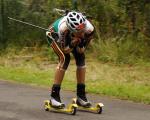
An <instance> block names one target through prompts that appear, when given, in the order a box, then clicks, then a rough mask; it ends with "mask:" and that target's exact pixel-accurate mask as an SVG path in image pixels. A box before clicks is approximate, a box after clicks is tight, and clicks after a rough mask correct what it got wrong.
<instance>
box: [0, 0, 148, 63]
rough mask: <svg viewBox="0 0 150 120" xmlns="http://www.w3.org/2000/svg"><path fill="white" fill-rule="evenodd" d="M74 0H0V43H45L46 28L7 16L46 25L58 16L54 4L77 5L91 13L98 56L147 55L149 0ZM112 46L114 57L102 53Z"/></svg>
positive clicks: (145, 57) (88, 14)
mask: <svg viewBox="0 0 150 120" xmlns="http://www.w3.org/2000/svg"><path fill="white" fill-rule="evenodd" d="M2 1H3V4H2ZM74 1H75V0H68V1H66V0H1V2H0V13H1V14H0V15H1V17H0V38H1V40H0V46H11V45H9V44H12V46H13V45H14V46H19V47H26V46H28V47H35V46H37V47H39V46H42V45H45V44H47V42H46V37H45V31H42V30H39V29H36V28H33V27H30V26H26V25H23V24H20V23H16V22H14V21H10V20H8V19H7V17H8V16H10V17H14V18H17V19H20V20H23V21H27V22H30V23H33V24H35V25H39V26H42V27H45V28H47V27H48V26H49V25H50V24H51V23H52V22H54V21H55V20H56V19H58V18H59V17H61V16H60V15H58V14H56V13H55V12H54V11H53V9H54V8H60V9H72V8H78V10H79V11H81V12H85V13H86V15H87V16H91V17H92V19H91V21H92V23H93V24H94V25H95V29H96V32H95V33H96V34H95V38H96V39H95V43H96V44H97V45H96V46H94V47H95V49H100V52H101V53H102V54H106V56H107V57H106V56H105V57H104V56H100V57H99V58H100V59H101V60H106V59H108V61H112V59H113V61H115V62H116V61H117V62H123V61H126V63H128V60H129V59H128V57H127V58H126V57H125V56H130V55H131V56H132V58H133V59H138V58H140V59H141V58H142V59H150V55H149V53H150V12H149V11H150V2H149V0H98V1H96V2H95V1H94V0H92V1H91V0H84V1H83V0H78V1H77V4H76V5H77V6H76V7H74V6H73V2H74ZM111 41H113V44H112V45H111ZM108 43H110V45H108ZM132 46H133V47H132ZM111 47H112V48H114V47H115V48H114V57H113V58H112V56H111V55H110V53H109V52H106V53H105V50H106V51H108V50H109V49H112V48H111ZM103 49H104V50H103ZM107 49H108V50H107ZM112 51H113V49H112ZM131 51H132V52H131ZM133 51H134V52H133ZM141 51H142V52H141ZM97 54H98V55H99V53H97ZM106 61H107V60H106Z"/></svg>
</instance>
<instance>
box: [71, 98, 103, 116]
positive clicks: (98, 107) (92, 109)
mask: <svg viewBox="0 0 150 120" xmlns="http://www.w3.org/2000/svg"><path fill="white" fill-rule="evenodd" d="M72 103H73V104H77V99H76V98H73V100H72ZM103 106H104V104H103V103H97V104H96V105H95V106H90V107H88V106H87V107H86V106H85V107H83V106H79V105H78V110H83V111H89V112H96V113H98V114H101V113H102V111H103Z"/></svg>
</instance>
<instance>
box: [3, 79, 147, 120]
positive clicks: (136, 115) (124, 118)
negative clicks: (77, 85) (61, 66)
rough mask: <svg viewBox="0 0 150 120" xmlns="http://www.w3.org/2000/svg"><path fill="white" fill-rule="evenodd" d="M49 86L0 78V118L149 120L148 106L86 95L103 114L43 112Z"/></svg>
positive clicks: (70, 95) (67, 94) (67, 97)
mask: <svg viewBox="0 0 150 120" xmlns="http://www.w3.org/2000/svg"><path fill="white" fill-rule="evenodd" d="M48 91H49V90H48V89H45V88H38V87H33V86H27V85H20V84H16V83H10V82H6V81H0V120H69V119H70V120H150V105H144V104H140V103H133V102H130V101H123V100H117V99H112V98H109V97H100V96H98V95H88V98H90V100H91V101H95V102H103V103H104V105H105V106H104V111H103V113H102V114H96V113H90V112H83V111H77V114H76V115H75V116H72V115H68V114H63V113H56V112H46V111H45V110H44V108H43V101H44V100H45V99H48V94H49V93H48ZM61 96H62V97H63V101H65V102H66V103H69V101H70V100H71V99H72V98H73V97H74V96H75V93H74V92H68V91H62V92H61Z"/></svg>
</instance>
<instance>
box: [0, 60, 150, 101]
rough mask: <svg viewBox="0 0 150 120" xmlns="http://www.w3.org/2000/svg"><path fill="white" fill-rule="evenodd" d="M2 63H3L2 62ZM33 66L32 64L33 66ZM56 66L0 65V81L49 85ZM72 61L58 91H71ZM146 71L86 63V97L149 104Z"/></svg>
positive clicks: (149, 72)
mask: <svg viewBox="0 0 150 120" xmlns="http://www.w3.org/2000/svg"><path fill="white" fill-rule="evenodd" d="M5 62H6V61H5ZM35 63H36V64H35ZM55 67H56V63H50V62H48V63H45V62H41V61H40V62H35V61H34V62H33V63H31V62H28V61H26V62H25V63H23V64H20V63H19V65H16V63H15V64H13V65H12V64H11V65H10V64H7V62H6V63H5V65H4V64H3V65H2V64H1V65H0V79H5V80H10V81H16V82H18V83H26V84H30V85H36V86H45V87H49V86H51V85H52V82H53V77H54V70H55ZM75 72H76V67H75V65H74V61H71V64H70V66H69V68H68V70H67V71H66V75H65V78H64V82H63V85H62V89H64V90H73V91H74V90H75V88H76V78H75ZM149 80H150V67H146V66H145V67H144V66H129V65H120V66H118V65H114V64H110V63H107V64H104V63H100V62H97V61H93V60H88V61H87V76H86V82H87V83H86V84H87V91H88V92H90V93H96V94H103V95H108V96H115V97H117V98H120V99H128V100H133V101H136V102H142V103H146V104H150V81H149Z"/></svg>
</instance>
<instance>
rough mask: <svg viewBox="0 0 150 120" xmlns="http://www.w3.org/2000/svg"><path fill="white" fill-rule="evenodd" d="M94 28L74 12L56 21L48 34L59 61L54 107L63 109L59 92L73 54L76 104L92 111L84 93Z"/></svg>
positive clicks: (51, 101) (53, 96) (53, 93)
mask: <svg viewBox="0 0 150 120" xmlns="http://www.w3.org/2000/svg"><path fill="white" fill-rule="evenodd" d="M93 33H94V27H93V25H92V24H91V23H90V21H89V20H87V19H86V17H85V16H84V15H83V14H82V13H80V12H75V11H71V12H68V13H67V14H66V15H65V16H63V17H61V18H60V19H58V20H56V21H55V22H54V23H53V24H52V25H51V26H50V27H49V31H47V32H46V36H47V40H48V43H49V44H50V46H51V47H52V48H53V50H54V52H55V53H56V54H57V55H58V57H59V64H58V66H57V69H56V72H55V77H54V83H53V86H52V90H51V94H50V103H51V105H52V106H53V107H58V108H63V107H64V103H62V102H61V98H60V89H61V83H62V81H63V78H64V75H65V71H66V70H67V68H68V65H69V62H70V54H71V53H72V54H73V56H74V58H75V61H76V66H77V69H76V78H77V104H78V105H79V106H83V107H90V106H91V103H90V102H89V100H88V99H87V97H86V93H85V72H86V66H85V53H84V52H85V49H86V47H87V46H88V44H89V42H90V41H91V38H92V35H93Z"/></svg>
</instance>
